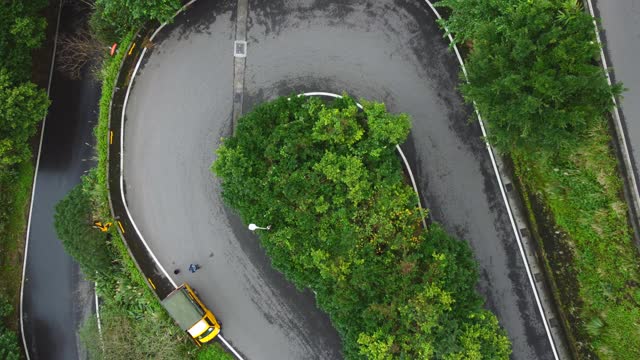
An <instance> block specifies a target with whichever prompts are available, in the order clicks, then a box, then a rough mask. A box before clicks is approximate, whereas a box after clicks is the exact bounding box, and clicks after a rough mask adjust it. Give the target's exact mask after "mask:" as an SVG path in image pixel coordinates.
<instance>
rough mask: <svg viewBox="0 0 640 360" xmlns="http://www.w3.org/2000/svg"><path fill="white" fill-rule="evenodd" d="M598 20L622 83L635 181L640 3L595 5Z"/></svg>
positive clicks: (625, 0)
mask: <svg viewBox="0 0 640 360" xmlns="http://www.w3.org/2000/svg"><path fill="white" fill-rule="evenodd" d="M593 6H594V8H595V10H596V16H598V17H600V18H601V24H600V25H601V27H602V29H603V31H601V36H602V41H603V43H604V48H605V54H606V57H607V61H608V64H607V65H609V66H610V67H612V68H613V71H612V73H611V77H612V80H614V81H619V82H622V83H623V84H624V86H625V88H627V90H626V91H625V92H624V93H623V94H622V96H623V99H622V101H621V102H620V104H619V105H620V110H621V111H620V112H621V114H620V115H621V116H622V118H623V122H624V125H625V127H626V131H627V141H628V142H629V146H630V147H631V157H632V161H633V162H634V167H635V169H634V170H635V174H636V179H638V178H640V172H638V169H640V71H639V70H638V61H639V60H638V59H640V1H638V0H616V1H602V0H598V1H593Z"/></svg>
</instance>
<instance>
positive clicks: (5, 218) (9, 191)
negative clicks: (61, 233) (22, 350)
mask: <svg viewBox="0 0 640 360" xmlns="http://www.w3.org/2000/svg"><path fill="white" fill-rule="evenodd" d="M33 172H34V167H33V164H32V163H31V162H30V161H25V162H23V163H21V164H20V165H19V166H18V167H17V170H16V173H15V175H14V176H2V177H1V179H0V190H1V191H0V198H1V200H0V202H1V203H2V204H5V206H3V207H2V209H1V210H0V211H2V214H1V215H0V222H1V224H0V249H2V251H1V252H0V293H2V294H4V295H5V297H6V299H7V300H8V301H9V303H10V304H12V305H13V307H14V311H13V312H12V313H11V314H10V315H9V316H8V317H7V318H8V319H11V321H7V323H6V326H7V327H8V328H10V329H12V330H17V329H18V321H17V320H18V316H17V313H16V311H17V310H16V309H18V301H19V295H20V282H21V279H22V260H23V259H22V255H23V251H24V243H25V231H26V228H27V216H28V211H29V200H30V199H31V185H32V182H33Z"/></svg>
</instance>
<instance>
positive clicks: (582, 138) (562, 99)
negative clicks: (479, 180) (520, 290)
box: [438, 0, 640, 359]
mask: <svg viewBox="0 0 640 360" xmlns="http://www.w3.org/2000/svg"><path fill="white" fill-rule="evenodd" d="M438 6H441V7H446V8H447V9H448V11H449V12H450V16H449V18H448V19H447V20H445V21H444V22H443V23H442V24H443V25H445V26H446V28H447V29H448V30H449V31H450V32H451V33H452V34H453V35H454V38H455V40H456V41H457V42H458V43H460V44H462V45H464V46H467V48H468V50H469V52H468V56H467V58H466V61H465V63H466V67H467V71H468V79H469V83H463V84H462V85H461V90H462V94H463V95H464V97H465V98H466V99H467V100H468V101H469V102H474V103H475V104H476V106H477V108H478V110H479V112H480V114H481V115H482V116H483V118H484V119H485V120H486V124H487V127H488V133H489V139H488V140H489V141H490V142H491V143H492V144H493V145H494V146H495V147H496V149H498V150H499V151H500V152H502V153H504V154H505V155H507V156H509V157H510V158H511V159H512V161H513V165H514V171H515V175H516V177H517V180H518V182H519V185H520V190H521V191H522V195H523V198H524V201H525V205H526V206H527V208H528V210H529V214H530V222H531V224H532V227H533V232H534V234H533V235H534V236H535V237H536V238H537V240H538V243H539V244H540V247H541V252H542V254H543V260H544V265H545V267H546V269H547V273H548V275H550V280H551V282H552V288H553V290H554V297H555V300H556V302H557V303H558V304H559V307H560V310H561V313H562V318H563V319H562V321H563V325H564V326H565V329H566V330H567V333H568V337H569V340H570V345H571V347H572V350H573V352H574V355H575V356H578V357H580V358H593V357H594V356H596V357H598V358H600V359H638V358H640V330H639V328H638V324H640V269H639V266H640V258H639V256H638V251H637V249H636V247H635V245H634V243H633V239H632V230H631V228H630V226H629V219H628V212H627V205H626V204H625V202H624V198H623V189H622V185H623V184H622V180H621V177H620V175H619V172H618V164H617V160H616V157H615V153H614V149H613V148H612V147H611V142H612V139H611V136H610V134H609V128H608V123H607V116H608V115H609V111H610V110H611V109H612V107H613V103H612V101H611V96H612V95H618V94H620V92H621V88H620V87H619V86H615V87H613V88H612V87H610V86H609V85H608V83H607V81H606V78H605V73H604V70H602V68H601V67H600V65H599V64H598V63H597V59H598V55H599V50H600V49H599V47H598V44H597V42H596V39H595V34H594V31H593V23H592V21H593V19H592V18H591V16H589V15H588V14H586V13H585V12H584V11H583V9H582V8H581V6H580V5H579V3H578V2H575V1H557V0H538V1H518V0H501V1H485V0H477V1H463V0H442V1H440V2H439V3H438Z"/></svg>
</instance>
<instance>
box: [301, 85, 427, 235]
mask: <svg viewBox="0 0 640 360" xmlns="http://www.w3.org/2000/svg"><path fill="white" fill-rule="evenodd" d="M301 95H303V96H327V97H332V98H337V99H342V95H338V94H334V93H329V92H322V91H313V92H306V93H302V94H301ZM356 106H357V107H358V108H360V110H364V108H363V107H362V105H361V104H360V103H359V102H357V101H356ZM396 150H397V151H398V153H399V154H400V157H401V158H402V161H404V165H405V166H406V167H407V172H408V173H409V177H410V178H411V185H413V190H414V191H415V192H416V196H417V197H418V206H420V208H421V209H424V207H423V206H422V200H420V193H419V192H418V186H417V185H416V179H415V178H414V177H413V171H412V170H411V166H409V161H407V157H406V156H404V152H403V151H402V149H401V148H400V145H396ZM422 226H424V228H425V229H426V228H427V220H425V217H424V216H423V217H422Z"/></svg>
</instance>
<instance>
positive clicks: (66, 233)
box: [54, 172, 113, 279]
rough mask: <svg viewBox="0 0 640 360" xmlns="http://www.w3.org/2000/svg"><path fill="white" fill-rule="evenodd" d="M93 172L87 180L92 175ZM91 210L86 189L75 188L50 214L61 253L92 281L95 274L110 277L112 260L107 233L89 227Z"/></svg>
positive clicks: (90, 224)
mask: <svg viewBox="0 0 640 360" xmlns="http://www.w3.org/2000/svg"><path fill="white" fill-rule="evenodd" d="M93 173H94V172H92V173H90V174H89V175H88V177H91V176H93ZM85 179H86V177H85ZM85 182H86V180H85ZM92 208H93V207H92V203H91V199H90V197H89V195H88V194H87V190H85V189H84V188H83V186H82V185H78V186H76V187H75V188H73V190H71V192H69V194H67V196H66V197H65V198H64V199H62V200H61V201H60V202H59V203H58V204H57V205H56V212H55V215H54V225H55V229H56V234H57V235H58V239H60V241H62V245H63V246H64V249H65V251H66V252H67V253H68V254H69V255H71V256H73V258H74V259H75V260H76V261H77V262H78V264H80V268H81V269H82V272H83V273H84V274H85V276H86V277H87V278H89V279H95V276H96V275H95V274H96V273H99V274H101V275H107V274H110V273H111V271H112V269H111V268H112V265H111V261H112V259H113V254H112V253H111V252H110V247H109V246H108V237H107V234H105V233H103V232H101V231H100V230H98V229H95V228H93V221H94V220H95V219H94V217H93V214H92V212H91V209H92Z"/></svg>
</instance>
